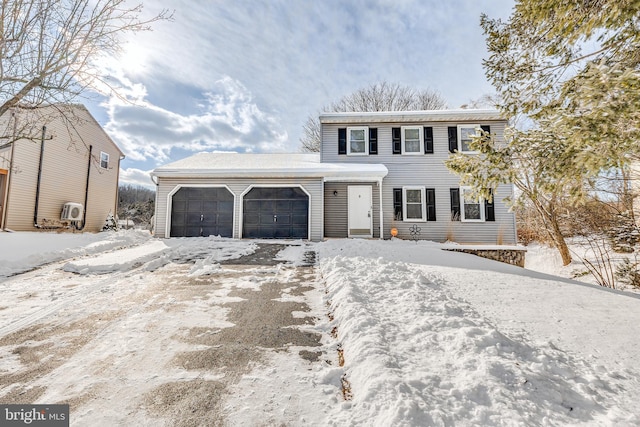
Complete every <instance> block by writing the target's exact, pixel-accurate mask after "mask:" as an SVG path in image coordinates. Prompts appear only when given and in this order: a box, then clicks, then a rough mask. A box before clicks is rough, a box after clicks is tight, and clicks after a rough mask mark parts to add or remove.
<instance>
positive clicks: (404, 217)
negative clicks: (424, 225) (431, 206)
mask: <svg viewBox="0 0 640 427" xmlns="http://www.w3.org/2000/svg"><path fill="white" fill-rule="evenodd" d="M408 190H409V191H410V190H420V201H421V205H422V217H421V218H409V217H408V216H407V203H408V200H409V198H408V197H407V191H408ZM402 221H403V222H426V221H427V192H426V190H425V187H402Z"/></svg>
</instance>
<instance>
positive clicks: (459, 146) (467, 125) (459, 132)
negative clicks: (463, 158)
mask: <svg viewBox="0 0 640 427" xmlns="http://www.w3.org/2000/svg"><path fill="white" fill-rule="evenodd" d="M463 128H465V129H466V128H473V129H474V130H475V132H476V135H480V129H481V128H480V125H479V124H464V125H458V152H459V153H463V154H477V153H478V151H473V150H464V151H463V150H462V129H463Z"/></svg>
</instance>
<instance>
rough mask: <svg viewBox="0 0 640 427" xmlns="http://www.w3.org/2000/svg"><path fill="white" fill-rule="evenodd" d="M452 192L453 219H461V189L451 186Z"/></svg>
mask: <svg viewBox="0 0 640 427" xmlns="http://www.w3.org/2000/svg"><path fill="white" fill-rule="evenodd" d="M449 191H450V192H451V221H460V189H459V188H450V189H449Z"/></svg>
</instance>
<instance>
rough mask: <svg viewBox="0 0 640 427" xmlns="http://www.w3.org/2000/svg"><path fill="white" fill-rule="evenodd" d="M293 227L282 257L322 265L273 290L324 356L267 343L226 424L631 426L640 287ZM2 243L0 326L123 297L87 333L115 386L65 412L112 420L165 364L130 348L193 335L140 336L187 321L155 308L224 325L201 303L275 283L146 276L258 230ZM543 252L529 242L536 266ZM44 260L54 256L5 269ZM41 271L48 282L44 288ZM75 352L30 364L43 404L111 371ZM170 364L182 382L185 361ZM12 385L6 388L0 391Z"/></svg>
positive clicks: (161, 354)
mask: <svg viewBox="0 0 640 427" xmlns="http://www.w3.org/2000/svg"><path fill="white" fill-rule="evenodd" d="M47 236H48V238H47ZM294 243H295V244H296V245H297V246H292V247H290V248H288V249H286V250H284V251H282V252H281V253H280V254H278V258H279V259H281V260H282V261H283V262H288V263H289V264H296V263H299V262H301V260H302V259H303V251H306V250H309V249H310V248H311V249H314V250H316V252H317V253H318V267H317V273H318V277H317V279H316V280H315V282H314V286H315V288H314V289H312V290H310V291H309V292H306V293H305V294H304V296H292V295H288V294H286V293H283V294H282V295H281V296H280V298H279V300H287V301H289V300H291V301H297V300H298V299H300V298H302V299H303V300H304V301H306V303H308V305H309V307H311V311H310V313H308V315H312V316H314V317H316V318H317V319H318V320H317V323H316V325H315V326H314V330H316V331H318V332H321V333H323V340H322V347H321V350H322V352H323V356H322V358H321V361H320V362H315V363H313V364H311V365H310V364H308V362H304V361H302V360H301V359H295V358H291V357H289V356H288V355H287V354H285V353H282V352H272V353H270V354H271V356H270V357H269V358H268V359H267V360H265V361H264V363H263V364H256V365H255V366H253V367H252V369H251V370H250V372H248V373H246V374H244V375H243V376H242V377H241V378H240V380H239V381H238V382H237V383H235V385H234V386H233V388H232V389H231V390H229V392H228V395H226V396H224V397H223V398H224V404H223V407H222V413H224V414H225V417H226V419H227V421H228V422H229V423H230V424H231V425H255V424H256V423H258V424H260V423H266V424H273V425H280V424H286V425H379V426H388V425H394V426H396V425H400V426H403V425H404V426H423V425H442V426H445V425H456V426H457V425H469V426H471V425H568V424H569V425H611V426H620V425H622V426H632V425H638V424H640V406H639V405H638V404H637V402H638V400H640V369H638V366H640V298H639V297H638V295H637V294H634V293H629V292H626V293H625V292H620V291H612V290H608V289H605V288H601V287H598V286H594V285H590V284H586V283H581V282H577V281H573V280H570V279H567V278H561V277H558V276H552V275H549V274H546V273H543V272H536V271H532V270H528V269H521V268H518V267H513V266H509V265H505V264H500V263H497V262H493V261H489V260H485V259H481V258H478V257H474V256H472V255H467V254H463V253H454V252H444V251H442V250H441V249H440V245H438V244H435V243H430V242H417V243H416V242H407V241H400V240H393V241H377V240H330V241H327V242H323V243H317V244H306V245H300V243H299V242H294ZM18 244H22V245H23V247H22V248H21V249H18V246H17V245H18ZM12 245H13V246H12ZM0 247H2V248H3V252H2V255H0V287H2V289H3V296H4V298H3V299H2V301H1V302H0V306H2V308H3V309H0V340H1V339H2V337H3V336H6V335H7V334H10V333H14V332H15V331H17V330H19V329H20V328H23V327H25V325H28V324H33V322H36V321H38V316H46V315H47V310H46V309H47V308H48V307H52V306H56V304H58V306H59V307H58V308H60V307H62V308H64V310H65V313H67V312H69V313H84V314H85V315H86V313H94V312H96V313H97V312H98V308H97V307H95V306H94V305H95V304H98V302H99V301H100V302H102V301H104V298H102V297H100V295H106V297H108V298H109V299H110V301H112V303H113V304H114V306H113V307H111V309H112V310H114V311H118V310H120V311H126V310H129V311H130V312H131V313H133V314H132V316H131V317H128V318H126V321H120V322H116V323H117V324H115V325H111V326H109V319H108V318H106V319H105V318H100V319H98V320H95V322H98V323H99V325H98V330H99V331H100V333H99V334H98V335H97V336H96V337H95V338H93V337H85V338H86V340H87V341H86V342H85V341H83V342H82V345H84V346H86V348H87V349H89V348H91V350H92V354H94V356H93V357H94V358H100V357H103V358H104V359H105V361H110V362H112V363H114V365H113V367H111V368H108V369H106V371H107V373H112V374H114V375H116V376H118V375H119V376H120V377H119V380H118V381H119V382H118V381H116V382H115V383H113V382H111V383H108V387H109V390H110V391H111V392H112V393H113V394H112V396H113V397H111V398H110V399H109V400H108V401H107V400H101V399H95V398H94V399H93V400H92V399H88V398H83V399H81V400H78V404H77V405H76V408H75V409H74V408H73V407H72V425H74V423H75V425H81V423H80V422H79V421H78V420H79V419H80V420H84V421H87V420H89V419H90V420H92V421H94V422H95V423H94V424H95V425H110V423H113V421H114V420H116V421H117V420H122V419H125V418H124V416H125V415H128V416H133V415H136V414H122V415H121V418H118V414H117V413H116V411H117V405H115V403H118V402H120V400H118V396H119V395H120V396H121V399H124V398H127V399H129V400H135V398H136V396H137V395H136V388H137V387H139V388H141V389H145V388H149V387H150V386H151V385H153V386H158V384H157V383H158V382H159V381H160V380H161V378H156V377H152V378H146V377H145V372H146V371H145V370H144V369H143V371H141V372H133V371H132V370H134V366H133V365H131V366H128V365H127V363H129V362H128V361H129V360H131V359H133V358H136V357H137V358H142V359H141V360H143V361H145V362H146V363H147V365H149V367H147V368H145V369H146V370H149V372H150V371H151V366H161V365H162V364H164V363H167V360H168V359H169V358H170V356H171V354H173V353H175V352H176V351H178V350H184V348H185V344H184V343H174V342H173V341H171V340H170V339H168V338H167V337H161V336H160V335H154V336H145V335H144V334H145V328H147V327H145V326H144V325H154V322H156V323H157V324H158V325H160V326H158V327H160V328H161V329H156V332H157V333H159V332H161V331H163V330H165V331H173V330H175V329H176V328H179V327H180V326H181V325H178V324H170V323H168V322H169V321H168V320H167V319H166V318H164V316H163V315H162V310H163V309H164V310H170V311H172V312H173V311H175V310H184V313H185V314H187V313H188V315H187V316H185V317H184V322H185V324H187V325H189V326H194V325H196V326H197V325H201V324H203V322H205V323H206V322H209V323H213V324H215V325H216V327H219V328H224V327H230V326H231V324H230V322H229V321H228V319H227V318H226V317H225V316H226V315H225V313H226V311H225V309H219V310H212V309H211V308H210V307H212V306H211V304H221V301H225V298H226V300H228V298H229V297H228V294H229V291H230V290H231V289H238V288H242V287H244V288H246V287H247V286H253V287H257V288H259V287H261V286H264V284H265V283H267V282H266V281H264V280H260V279H258V278H256V277H257V275H256V277H253V278H251V277H249V278H246V279H243V280H238V279H235V280H236V281H235V282H228V283H227V282H224V283H226V284H224V286H223V287H222V288H223V289H222V290H220V291H217V293H216V294H215V295H214V294H211V295H208V296H206V298H204V299H203V298H202V297H198V298H197V299H189V300H184V299H183V300H180V301H178V303H176V301H171V300H170V299H169V298H168V297H164V296H162V297H161V296H160V294H157V293H154V292H159V289H161V288H160V286H162V287H163V288H162V289H164V288H167V287H171V283H172V282H171V281H167V282H166V283H165V282H163V281H162V280H161V277H159V276H157V275H154V274H151V273H152V272H159V271H161V270H159V269H161V268H163V266H168V265H171V264H172V263H183V264H185V263H186V264H187V265H188V268H186V269H184V274H187V275H190V276H192V277H194V278H197V277H215V275H222V274H224V269H221V268H220V267H219V265H217V264H216V263H217V262H218V261H219V260H222V259H228V258H236V257H239V256H241V255H243V254H248V253H251V252H252V251H253V250H254V249H255V242H251V241H233V240H226V239H210V238H208V239H170V240H156V239H153V238H151V237H150V236H149V235H148V234H146V233H144V232H133V231H130V232H118V233H103V234H96V235H84V234H82V235H80V234H78V235H56V234H45V233H15V234H9V233H0ZM9 247H12V248H13V249H12V250H11V251H10V252H11V255H9V252H8V251H6V250H5V248H9ZM34 248H36V249H37V250H35V251H34V250H33V249H34ZM101 251H104V253H103V254H100V252H101ZM5 253H6V255H5ZM532 253H533V252H532ZM537 253H538V252H535V253H534V256H533V257H532V258H533V259H536V263H538V264H540V265H544V262H542V261H541V260H540V259H537V258H536V256H537V255H536V254H537ZM528 255H530V254H528ZM61 260H66V261H61ZM48 262H56V263H57V264H50V265H48V266H45V267H43V268H42V269H41V270H40V271H37V270H36V271H35V272H32V273H27V274H21V275H18V276H15V277H9V278H7V279H2V276H5V277H7V276H9V275H11V274H13V273H17V272H21V271H27V270H30V269H32V268H34V267H36V266H37V265H39V264H43V263H48ZM548 262H549V263H550V262H552V261H551V259H549V261H548ZM175 271H178V270H175ZM175 271H174V272H173V273H172V274H176V273H175ZM278 271H280V270H278ZM282 271H284V270H282ZM145 272H146V273H145ZM30 274H31V275H32V276H29V275H30ZM65 275H70V276H69V277H70V278H68V277H67V276H65ZM171 277H174V276H171ZM27 279H28V280H27ZM49 279H51V283H56V284H57V285H58V286H56V287H54V286H49V285H48V283H49ZM54 279H55V280H58V281H57V282H56V281H55V280H54ZM165 279H166V278H165ZM3 280H4V282H3ZM60 280H62V281H60ZM153 280H155V281H156V283H151V282H152V281H153ZM194 280H195V279H194ZM65 284H66V286H65ZM30 292H31V293H32V294H33V295H31V296H30V297H27V298H25V295H27V294H29V293H30ZM163 298H165V299H163ZM300 301H302V300H300ZM65 304H66V305H65ZM136 304H142V305H141V306H140V308H139V309H138V308H136V307H137V306H136ZM153 304H155V305H153ZM152 305H153V310H151V306H152ZM52 312H53V311H52ZM78 339H79V338H78ZM136 340H139V342H136ZM96 349H97V351H96ZM9 350H11V349H9V348H8V347H7V346H5V347H4V348H3V347H2V344H1V343H0V378H1V377H2V376H3V375H6V374H8V373H9V374H10V373H11V372H15V371H16V370H18V369H20V360H19V359H17V358H16V357H15V356H12V353H11V352H10V351H9ZM87 353H88V352H87ZM338 353H340V354H341V355H342V357H341V358H340V359H341V360H339V358H338ZM74 358H75V359H74V360H75V365H73V366H71V365H68V364H67V365H65V364H64V362H65V361H61V363H63V364H62V365H60V366H61V367H60V368H58V370H60V369H65V367H66V369H67V370H68V372H69V373H72V374H74V375H67V376H66V377H65V378H67V380H65V381H64V382H63V383H61V382H60V381H61V380H60V378H62V377H64V376H60V375H59V376H55V375H53V373H52V374H49V375H48V376H46V377H43V378H38V379H37V380H35V381H36V382H37V386H38V387H45V388H46V389H47V390H46V391H45V393H44V394H43V395H42V399H45V400H46V402H45V401H38V402H30V403H40V402H42V403H51V402H53V401H58V400H60V399H63V398H64V399H66V398H68V397H69V395H73V393H74V392H77V393H78V394H79V395H80V394H82V393H84V394H82V395H83V396H86V395H91V393H92V392H93V393H94V395H95V393H97V392H95V391H94V389H93V388H92V387H97V385H98V384H97V382H96V381H95V380H94V379H92V378H91V377H92V376H95V377H100V381H103V382H106V381H107V378H104V377H103V376H104V375H105V374H104V373H100V372H98V371H95V370H94V371H93V372H94V373H93V374H91V373H90V372H92V371H87V370H85V369H83V368H82V367H83V366H85V365H90V364H91V363H96V362H98V360H87V359H86V358H83V357H82V350H81V351H80V352H79V353H78V354H77V355H76V356H74ZM340 361H342V362H343V363H339V362H340ZM66 362H69V361H66ZM138 368H140V366H138ZM94 369H95V368H94ZM167 369H168V370H169V371H170V372H169V373H170V374H171V375H169V376H170V377H171V378H172V379H173V380H174V381H178V380H180V379H181V378H182V380H186V379H193V376H194V375H195V374H194V373H191V372H189V373H185V372H180V371H176V370H175V369H174V370H171V369H169V368H167ZM127 375H133V376H134V378H131V379H129V380H127V379H126V378H127V377H126V376H127ZM202 375H203V378H204V380H212V379H215V374H211V373H203V374H202ZM47 378H49V383H47ZM116 379H118V378H116ZM118 384H120V386H121V388H120V389H118V387H120V386H118ZM74 390H75V391H74ZM6 391H7V389H6V388H4V389H3V388H2V387H0V402H2V396H3V395H4V394H5V392H6ZM81 392H82V393H81ZM345 394H346V395H348V397H349V399H348V400H345V399H344V395H345ZM74 411H75V412H74ZM74 414H75V419H74ZM101 414H102V415H101ZM104 414H108V416H107V415H104ZM101 416H102V418H101ZM140 424H141V425H151V420H147V422H144V420H142V421H141V422H140ZM111 425H113V424H111Z"/></svg>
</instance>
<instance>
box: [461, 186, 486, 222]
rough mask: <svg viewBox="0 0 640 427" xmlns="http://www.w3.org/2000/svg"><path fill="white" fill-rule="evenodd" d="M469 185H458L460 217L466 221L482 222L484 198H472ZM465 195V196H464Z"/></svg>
mask: <svg viewBox="0 0 640 427" xmlns="http://www.w3.org/2000/svg"><path fill="white" fill-rule="evenodd" d="M470 193H471V188H470V187H460V206H461V208H462V209H461V212H460V219H461V220H462V221H466V222H484V220H485V218H484V210H485V207H484V200H483V199H478V200H474V199H473V198H472V197H471V195H470ZM465 195H466V197H465Z"/></svg>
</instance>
